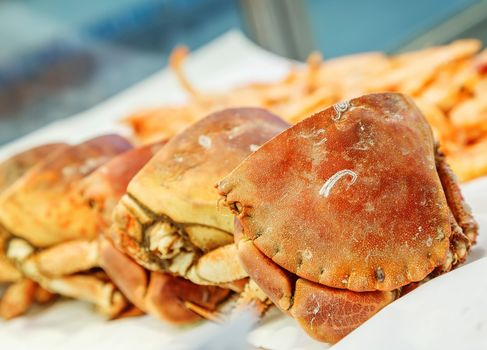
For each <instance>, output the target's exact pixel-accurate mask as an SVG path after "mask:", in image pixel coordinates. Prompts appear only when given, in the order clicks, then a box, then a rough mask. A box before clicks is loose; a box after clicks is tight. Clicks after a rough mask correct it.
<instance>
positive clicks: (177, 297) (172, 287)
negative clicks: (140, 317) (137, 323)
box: [100, 239, 229, 324]
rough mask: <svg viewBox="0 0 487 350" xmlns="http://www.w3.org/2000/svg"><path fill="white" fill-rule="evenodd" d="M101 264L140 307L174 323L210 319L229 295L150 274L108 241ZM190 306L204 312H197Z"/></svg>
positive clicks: (102, 252) (101, 255)
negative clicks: (200, 317) (202, 318)
mask: <svg viewBox="0 0 487 350" xmlns="http://www.w3.org/2000/svg"><path fill="white" fill-rule="evenodd" d="M100 265H101V266H102V268H103V269H104V270H105V271H106V272H107V274H108V275H109V276H110V278H111V279H112V280H113V281H114V282H115V284H116V285H117V286H118V287H119V288H120V290H121V291H122V292H123V293H124V294H125V295H126V296H127V298H128V299H129V300H130V301H132V302H133V303H134V304H135V305H136V306H137V307H138V308H140V309H141V310H144V311H146V312H149V313H151V314H152V315H154V316H156V317H158V318H160V319H163V320H165V321H169V322H171V323H174V324H183V323H188V322H192V321H196V320H198V319H199V316H198V315H201V316H203V317H206V318H210V317H211V316H210V315H212V314H214V310H215V309H216V307H217V306H218V304H219V303H220V302H221V301H222V300H223V299H225V298H226V297H227V296H228V295H229V291H228V290H226V289H222V288H218V287H214V286H198V285H195V284H193V283H191V282H189V281H187V280H185V279H182V278H179V277H174V276H171V275H169V274H165V273H158V272H148V271H146V270H145V269H144V268H143V267H141V266H140V265H138V264H136V263H135V262H134V261H133V260H132V259H130V258H129V257H128V256H126V255H125V254H123V253H122V252H120V251H119V250H117V249H116V248H115V247H113V245H112V244H111V243H110V242H108V241H107V240H105V239H102V242H101V249H100ZM187 303H188V304H187ZM189 305H196V306H195V308H196V307H197V308H198V309H201V310H205V312H204V313H200V312H196V313H194V312H193V311H195V309H194V308H192V307H190V306H189ZM210 319H211V318H210Z"/></svg>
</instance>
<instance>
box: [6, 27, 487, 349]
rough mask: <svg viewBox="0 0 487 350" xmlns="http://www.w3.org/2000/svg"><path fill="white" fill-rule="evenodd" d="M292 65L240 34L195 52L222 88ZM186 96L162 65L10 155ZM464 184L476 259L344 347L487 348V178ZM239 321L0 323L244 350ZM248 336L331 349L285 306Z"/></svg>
mask: <svg viewBox="0 0 487 350" xmlns="http://www.w3.org/2000/svg"><path fill="white" fill-rule="evenodd" d="M290 64H291V63H290V62H289V61H287V60H285V59H282V58H279V57H277V56H274V55H272V54H270V53H267V52H265V51H263V50H261V49H259V48H257V47H255V46H254V45H253V44H251V43H250V42H249V41H247V40H246V39H245V38H244V37H243V36H242V35H241V34H240V33H238V32H229V33H228V34H226V35H224V36H223V37H221V38H219V39H218V40H216V41H215V42H212V43H210V44H208V45H207V46H205V47H204V48H202V49H201V50H198V51H197V52H196V53H195V54H194V55H192V56H191V58H190V59H189V61H188V64H187V71H188V73H189V75H190V77H191V78H192V80H194V82H195V84H196V85H197V86H198V87H199V88H201V89H204V90H206V89H216V90H218V89H224V88H226V87H229V86H235V85H240V84H243V83H246V82H250V81H255V80H258V81H266V80H274V79H278V78H279V77H281V76H283V74H285V73H286V72H287V71H288V69H289V67H290ZM215 77H217V79H216V78H215ZM184 98H185V95H184V93H183V92H182V91H181V89H180V87H179V85H178V83H177V81H176V79H175V78H174V76H173V75H172V74H171V73H170V72H169V71H168V70H162V71H161V72H159V73H157V74H155V75H154V76H152V77H150V78H149V79H147V80H146V81H143V82H141V83H140V84H138V85H136V86H134V87H132V88H130V89H129V90H127V91H125V92H122V93H121V94H119V95H117V96H115V97H114V98H111V99H110V100H107V101H106V102H104V103H102V104H101V105H99V106H97V107H95V108H93V109H91V110H88V111H86V112H83V113H81V114H79V115H77V116H74V117H72V118H70V119H68V120H63V121H59V122H56V123H54V124H52V125H49V126H47V127H45V128H43V129H40V130H38V131H36V132H34V133H32V134H30V135H28V136H26V137H23V138H20V139H19V140H17V141H15V142H13V143H11V144H9V145H6V146H4V147H2V148H0V159H2V158H4V157H6V156H8V155H11V154H13V153H16V152H18V151H21V150H23V149H26V148H29V147H32V146H35V145H38V144H41V143H45V142H49V141H59V140H68V141H69V142H79V141H82V140H84V139H86V138H88V137H92V136H96V135H100V134H104V133H107V132H121V133H125V132H127V130H125V129H124V128H123V127H122V126H120V125H119V124H118V123H117V121H118V120H119V119H120V118H122V117H124V116H126V115H127V114H129V113H131V112H133V111H136V110H138V109H139V108H148V107H153V106H159V105H161V104H165V103H169V102H175V103H177V102H181V101H183V100H184ZM463 189H464V194H465V196H466V197H467V202H468V203H470V205H471V206H472V207H473V209H474V212H475V214H476V217H477V219H478V220H479V223H480V225H481V232H480V236H479V242H478V244H477V246H476V247H475V248H474V249H473V251H472V253H471V256H470V258H469V260H468V264H466V265H465V266H463V267H461V268H459V269H457V270H455V271H453V272H451V273H448V274H447V275H444V276H441V277H439V278H436V279H434V280H433V281H431V282H428V283H426V284H425V285H423V286H422V287H420V288H418V289H416V290H415V291H413V292H412V293H410V294H408V295H406V296H405V297H403V298H401V299H399V300H398V301H396V302H394V303H392V304H391V305H389V306H387V307H386V308H385V309H383V310H382V311H381V312H379V313H378V314H377V315H376V316H375V317H373V318H372V319H371V320H369V321H368V322H366V323H365V324H364V325H362V326H361V327H360V328H358V329H357V330H356V331H354V332H352V333H351V334H350V335H349V336H348V337H346V338H345V339H343V340H342V341H341V342H339V343H338V344H336V345H335V346H334V347H333V348H334V349H335V348H336V349H369V348H370V349H375V350H377V349H428V350H430V349H444V350H446V349H455V350H458V349H459V348H466V349H487V297H486V296H487V273H486V272H487V253H486V251H487V232H485V229H484V228H485V227H487V178H486V179H480V180H477V181H474V182H472V183H469V184H467V185H465V186H464V188H463ZM235 322H236V323H234V324H230V325H227V326H225V327H221V326H217V325H214V324H211V323H209V322H204V323H200V324H198V325H195V326H191V327H183V328H178V327H172V326H170V325H167V324H164V323H162V322H160V321H157V320H155V319H153V318H152V317H150V316H144V317H138V318H129V319H123V320H116V321H110V322H107V321H105V320H104V319H103V318H102V317H101V316H100V315H98V314H96V313H95V312H93V310H92V309H91V307H90V306H89V305H88V304H85V303H82V302H79V301H72V300H66V301H61V302H57V303H55V304H54V305H52V306H50V307H48V308H36V309H35V310H34V311H33V312H31V313H29V315H27V316H25V317H21V318H18V319H15V320H13V321H10V322H3V321H0V348H2V349H46V350H47V349H49V350H55V349H59V350H61V349H63V350H64V349H70V350H73V349H74V350H76V349H80V350H85V349H90V350H96V349H103V350H106V349H109V348H110V347H113V346H116V348H117V350H124V349H127V350H128V349H134V348H143V349H144V350H152V349H154V350H155V349H166V348H167V349H192V350H195V349H226V348H232V349H240V348H242V349H244V348H245V344H242V343H243V341H242V339H244V338H245V336H246V333H247V331H248V329H249V320H247V321H245V320H236V321H235ZM247 341H248V342H249V343H250V344H252V345H253V346H255V347H262V348H265V349H279V350H286V349H302V350H305V349H306V350H309V349H326V348H329V347H330V345H328V344H323V343H318V342H316V341H314V340H312V339H311V338H309V337H308V336H307V335H306V334H305V333H304V332H303V331H302V330H301V329H300V328H299V327H298V326H297V325H296V323H295V322H294V321H293V320H292V319H290V318H288V317H285V316H283V315H282V314H280V313H279V312H278V311H277V310H272V311H271V312H269V313H268V315H266V317H265V318H264V320H263V322H262V323H261V324H260V325H259V326H258V327H257V328H256V329H254V330H253V331H251V332H250V334H248V336H247ZM229 344H232V345H230V346H229ZM238 345H239V346H240V347H238V348H237V346H238Z"/></svg>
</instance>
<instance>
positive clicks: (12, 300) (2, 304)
mask: <svg viewBox="0 0 487 350" xmlns="http://www.w3.org/2000/svg"><path fill="white" fill-rule="evenodd" d="M36 289H37V284H36V283H35V282H33V281H32V280H29V279H21V280H19V281H17V282H15V283H13V284H11V285H10V286H9V287H8V288H7V290H6V291H5V294H4V295H3V298H2V300H1V301H0V317H2V318H4V319H6V320H9V319H11V318H14V317H17V316H19V315H22V314H24V313H25V312H26V311H27V310H28V309H29V307H30V306H31V305H32V303H33V302H34V300H35V292H36Z"/></svg>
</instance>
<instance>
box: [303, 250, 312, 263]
mask: <svg viewBox="0 0 487 350" xmlns="http://www.w3.org/2000/svg"><path fill="white" fill-rule="evenodd" d="M301 256H302V257H303V259H304V260H309V259H311V258H312V257H313V253H311V251H310V250H309V249H305V250H303V251H301Z"/></svg>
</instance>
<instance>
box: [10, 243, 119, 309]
mask: <svg viewBox="0 0 487 350" xmlns="http://www.w3.org/2000/svg"><path fill="white" fill-rule="evenodd" d="M7 255H8V256H9V258H11V259H12V260H13V261H15V262H16V264H17V266H18V268H19V270H20V271H22V273H23V274H24V275H25V276H27V277H28V278H30V279H32V280H34V281H36V282H37V283H39V284H40V285H41V286H42V287H43V288H45V289H47V290H48V291H50V292H54V293H58V294H61V295H64V296H67V297H71V298H75V299H80V300H85V301H88V302H92V303H94V304H95V305H96V306H97V308H98V309H99V310H100V311H101V312H102V313H103V314H105V315H107V316H108V317H110V318H111V317H115V316H117V315H118V314H119V313H120V312H122V311H123V309H124V308H125V307H126V306H127V302H126V300H125V298H124V297H123V295H122V294H121V293H120V292H119V291H118V290H117V289H116V287H115V286H114V285H113V283H110V282H107V281H105V280H104V279H100V278H98V277H96V276H93V275H81V274H73V273H76V272H81V271H85V270H87V269H90V268H94V267H97V266H98V243H97V241H92V242H85V241H81V240H80V241H73V242H67V243H64V244H59V245H57V246H55V247H53V248H48V249H46V250H45V251H43V252H41V253H37V254H36V253H35V252H34V248H33V247H32V246H30V244H29V243H27V242H26V241H24V240H22V239H18V238H17V239H13V240H11V242H10V244H9V247H8V250H7ZM73 261H75V262H76V263H72V262H73Z"/></svg>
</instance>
